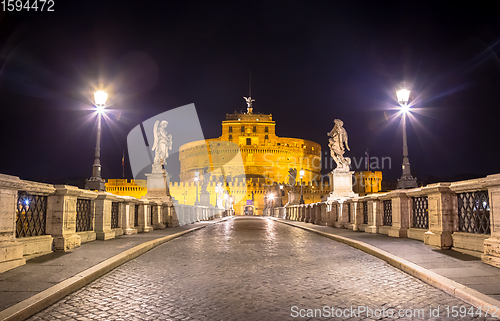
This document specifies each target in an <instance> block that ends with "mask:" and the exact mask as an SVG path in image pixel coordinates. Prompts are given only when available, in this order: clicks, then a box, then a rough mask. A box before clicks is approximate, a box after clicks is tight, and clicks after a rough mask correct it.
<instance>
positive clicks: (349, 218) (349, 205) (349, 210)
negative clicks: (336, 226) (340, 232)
mask: <svg viewBox="0 0 500 321" xmlns="http://www.w3.org/2000/svg"><path fill="white" fill-rule="evenodd" d="M347 222H349V223H351V203H347Z"/></svg>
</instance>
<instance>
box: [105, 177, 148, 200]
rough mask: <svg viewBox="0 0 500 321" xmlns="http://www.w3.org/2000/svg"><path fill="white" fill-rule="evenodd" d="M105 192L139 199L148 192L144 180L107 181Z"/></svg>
mask: <svg viewBox="0 0 500 321" xmlns="http://www.w3.org/2000/svg"><path fill="white" fill-rule="evenodd" d="M106 192H110V193H112V194H115V195H120V196H132V197H135V198H141V197H142V196H144V195H146V193H147V192H148V189H147V183H146V180H144V179H135V180H134V179H131V180H130V182H129V181H128V180H126V179H108V181H107V182H106Z"/></svg>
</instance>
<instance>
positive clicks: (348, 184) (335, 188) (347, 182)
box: [328, 170, 359, 202]
mask: <svg viewBox="0 0 500 321" xmlns="http://www.w3.org/2000/svg"><path fill="white" fill-rule="evenodd" d="M353 173H354V171H352V172H351V171H349V170H333V171H332V172H331V173H330V186H331V187H330V191H331V193H330V196H329V197H328V202H331V201H335V200H338V199H343V198H348V197H356V196H359V195H358V194H356V193H354V192H353V191H352V174H353Z"/></svg>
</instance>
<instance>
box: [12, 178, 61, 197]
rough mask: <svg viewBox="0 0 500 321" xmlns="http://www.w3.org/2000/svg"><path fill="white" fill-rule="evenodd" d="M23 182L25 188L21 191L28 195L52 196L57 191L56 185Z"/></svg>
mask: <svg viewBox="0 0 500 321" xmlns="http://www.w3.org/2000/svg"><path fill="white" fill-rule="evenodd" d="M21 182H22V184H23V187H22V188H20V189H21V190H23V191H26V192H28V193H33V194H41V195H52V194H54V192H55V191H56V189H55V187H54V185H51V184H45V183H37V182H31V181H21Z"/></svg>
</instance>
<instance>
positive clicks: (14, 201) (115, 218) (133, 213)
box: [0, 174, 284, 273]
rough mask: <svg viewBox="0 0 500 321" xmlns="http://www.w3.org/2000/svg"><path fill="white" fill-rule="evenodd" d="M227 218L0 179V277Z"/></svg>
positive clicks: (199, 210) (220, 214)
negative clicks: (58, 257) (121, 240)
mask: <svg viewBox="0 0 500 321" xmlns="http://www.w3.org/2000/svg"><path fill="white" fill-rule="evenodd" d="M283 213H284V211H283ZM230 215H234V211H233V210H218V209H215V208H213V207H206V206H192V205H180V204H178V203H177V202H176V201H174V202H173V204H172V203H166V202H161V201H156V200H147V199H136V198H133V197H129V196H117V195H113V194H110V193H106V192H94V191H88V190H82V189H79V188H77V187H74V186H67V185H50V184H42V183H37V182H30V181H24V180H21V179H20V178H19V177H15V176H9V175H2V174H0V273H1V272H4V271H7V270H10V269H12V268H15V267H17V266H20V265H23V264H25V263H26V260H27V259H30V258H33V257H36V256H40V255H44V254H47V253H50V252H52V251H71V250H73V249H75V248H77V247H79V246H80V245H81V244H82V243H85V242H90V241H95V240H104V241H105V240H110V239H113V238H115V237H117V236H120V235H124V234H125V235H131V234H136V233H147V232H150V231H152V230H153V229H164V228H166V227H175V226H179V225H185V224H191V223H194V222H198V221H203V220H211V219H214V218H218V217H223V216H230Z"/></svg>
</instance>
